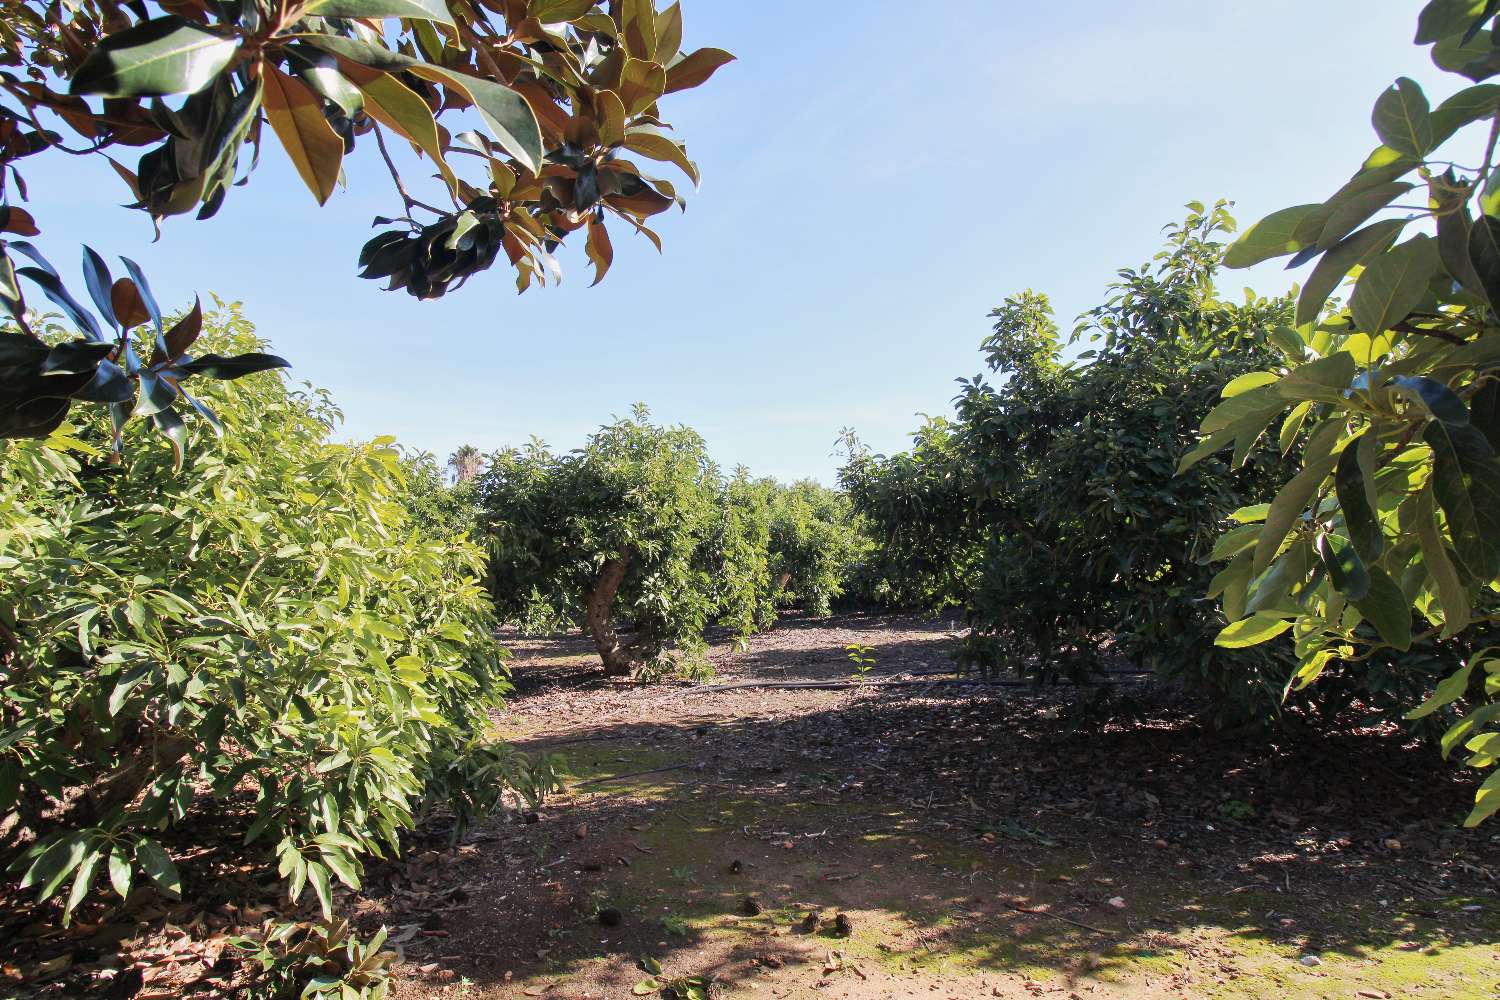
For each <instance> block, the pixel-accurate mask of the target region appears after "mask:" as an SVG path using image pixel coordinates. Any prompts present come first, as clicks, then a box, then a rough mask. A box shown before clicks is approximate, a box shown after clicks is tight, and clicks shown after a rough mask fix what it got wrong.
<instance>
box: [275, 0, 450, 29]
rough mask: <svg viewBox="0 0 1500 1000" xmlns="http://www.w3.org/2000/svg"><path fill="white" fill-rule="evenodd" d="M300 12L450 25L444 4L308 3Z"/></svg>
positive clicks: (416, 0)
mask: <svg viewBox="0 0 1500 1000" xmlns="http://www.w3.org/2000/svg"><path fill="white" fill-rule="evenodd" d="M302 9H303V11H304V12H305V13H308V14H316V15H318V16H319V17H360V18H376V19H380V18H387V17H407V18H420V19H422V20H426V21H437V22H438V23H440V24H447V25H452V24H453V15H451V14H450V13H448V5H447V4H446V3H444V2H443V0H307V2H306V3H305V4H304V5H303V8H302Z"/></svg>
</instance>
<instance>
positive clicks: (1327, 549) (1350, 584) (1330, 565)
mask: <svg viewBox="0 0 1500 1000" xmlns="http://www.w3.org/2000/svg"><path fill="white" fill-rule="evenodd" d="M1318 554H1319V555H1320V556H1321V557H1322V559H1323V566H1324V567H1325V568H1326V569H1327V570H1328V578H1329V579H1330V580H1331V581H1332V582H1333V589H1334V590H1337V591H1338V592H1339V593H1340V594H1343V595H1344V596H1345V597H1346V598H1348V599H1349V600H1351V601H1359V600H1363V599H1364V597H1365V595H1367V594H1368V593H1369V592H1370V572H1369V570H1368V569H1366V568H1365V564H1364V560H1362V559H1360V557H1359V553H1358V552H1356V551H1355V550H1354V546H1352V545H1338V544H1336V543H1335V541H1334V539H1333V538H1332V537H1330V536H1328V535H1324V536H1322V537H1320V538H1319V539H1318Z"/></svg>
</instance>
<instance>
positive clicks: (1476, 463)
mask: <svg viewBox="0 0 1500 1000" xmlns="http://www.w3.org/2000/svg"><path fill="white" fill-rule="evenodd" d="M1422 438H1423V440H1424V441H1426V442H1427V444H1428V445H1429V446H1430V447H1431V448H1432V455H1433V466H1432V487H1433V495H1434V497H1435V498H1436V499H1437V502H1438V506H1439V507H1441V508H1442V510H1443V515H1444V517H1445V518H1447V522H1448V533H1449V535H1450V537H1451V538H1452V541H1453V551H1454V552H1455V553H1456V554H1457V556H1458V558H1459V560H1460V561H1461V562H1462V563H1463V564H1464V566H1465V567H1467V568H1468V570H1469V573H1470V574H1471V575H1472V576H1474V577H1475V578H1476V579H1478V580H1483V581H1489V580H1493V579H1494V578H1495V576H1496V575H1497V574H1500V462H1497V461H1496V459H1495V453H1494V451H1493V450H1492V449H1491V448H1490V445H1489V442H1488V441H1487V440H1485V438H1484V435H1482V434H1481V433H1480V432H1479V431H1478V429H1476V428H1475V427H1474V426H1473V425H1472V424H1470V425H1463V426H1455V425H1453V424H1447V423H1443V422H1442V421H1439V420H1434V421H1432V422H1431V423H1429V424H1428V425H1427V429H1426V431H1425V432H1424V433H1423V435H1422Z"/></svg>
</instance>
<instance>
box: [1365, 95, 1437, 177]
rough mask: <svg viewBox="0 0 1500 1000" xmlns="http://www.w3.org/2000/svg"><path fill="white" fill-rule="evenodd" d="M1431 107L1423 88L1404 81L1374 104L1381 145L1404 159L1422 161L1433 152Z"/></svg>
mask: <svg viewBox="0 0 1500 1000" xmlns="http://www.w3.org/2000/svg"><path fill="white" fill-rule="evenodd" d="M1430 114H1431V107H1430V106H1429V104H1428V102H1427V96H1426V95H1425V94H1423V93H1422V88H1421V87H1420V86H1419V85H1418V84H1417V82H1416V81H1415V80H1413V79H1411V78H1409V77H1405V76H1403V77H1401V78H1400V79H1399V80H1397V81H1396V84H1395V86H1394V87H1392V88H1390V89H1388V90H1386V91H1385V92H1384V93H1382V94H1381V95H1380V99H1379V100H1378V101H1376V102H1375V112H1374V115H1373V117H1372V124H1374V126H1375V132H1376V134H1377V135H1379V136H1380V140H1381V142H1383V143H1385V144H1386V145H1387V146H1389V147H1390V148H1391V149H1394V150H1396V152H1398V153H1401V154H1403V155H1405V156H1415V157H1421V156H1425V155H1426V154H1427V151H1428V150H1429V149H1431V148H1432V122H1431V120H1430Z"/></svg>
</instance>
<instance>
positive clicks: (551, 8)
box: [526, 0, 597, 24]
mask: <svg viewBox="0 0 1500 1000" xmlns="http://www.w3.org/2000/svg"><path fill="white" fill-rule="evenodd" d="M596 2H597V0H531V3H529V4H528V5H527V6H526V16H527V17H534V18H536V19H537V20H538V21H540V22H541V23H543V24H558V23H560V22H563V21H576V20H578V19H579V18H580V17H583V16H584V15H585V14H587V13H589V12H590V11H592V10H593V9H594V6H595V4H596Z"/></svg>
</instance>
